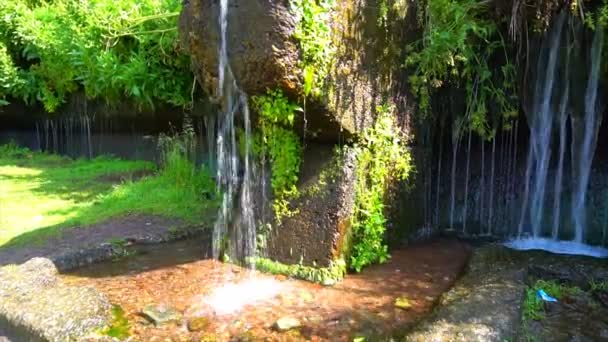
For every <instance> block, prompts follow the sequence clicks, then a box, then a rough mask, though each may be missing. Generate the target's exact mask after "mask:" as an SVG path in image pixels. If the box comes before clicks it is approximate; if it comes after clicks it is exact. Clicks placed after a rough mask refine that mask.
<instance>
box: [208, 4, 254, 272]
mask: <svg viewBox="0 0 608 342" xmlns="http://www.w3.org/2000/svg"><path fill="white" fill-rule="evenodd" d="M219 27H220V32H221V36H220V49H219V53H218V55H219V70H218V88H217V93H218V96H219V97H220V99H221V104H222V108H221V111H220V112H219V113H218V120H217V130H218V132H217V138H216V146H217V147H216V148H217V149H216V157H217V164H216V165H217V185H218V190H219V191H220V192H221V193H222V194H223V198H222V204H221V208H220V210H219V213H218V218H217V221H216V222H215V225H214V229H213V257H214V258H219V257H220V256H221V254H222V253H225V254H226V255H229V256H230V257H234V258H237V259H239V260H245V259H246V258H247V257H251V256H254V253H255V250H256V246H255V242H256V241H255V237H256V229H255V219H254V213H253V200H252V192H251V186H252V184H251V182H252V177H251V173H252V170H251V166H252V165H251V161H250V149H251V146H250V140H251V139H250V137H251V123H250V118H249V107H248V101H247V95H246V94H245V93H244V92H243V91H241V90H240V89H239V87H238V85H237V81H236V79H235V78H234V75H233V73H232V69H231V67H230V61H229V59H228V40H227V30H228V0H221V1H220V15H219ZM239 113H240V114H241V115H242V120H243V125H244V136H243V137H239V138H241V139H245V155H244V156H242V159H243V164H244V166H243V169H242V170H241V169H240V168H239V167H240V165H239V162H240V160H239V159H240V158H239V144H238V143H237V127H236V122H235V119H236V115H237V114H239ZM241 172H242V175H241V176H239V173H241ZM239 191H240V199H239V200H238V201H237V199H238V198H239ZM237 205H238V206H239V207H238V208H237V207H236V206H237ZM229 230H231V231H229Z"/></svg>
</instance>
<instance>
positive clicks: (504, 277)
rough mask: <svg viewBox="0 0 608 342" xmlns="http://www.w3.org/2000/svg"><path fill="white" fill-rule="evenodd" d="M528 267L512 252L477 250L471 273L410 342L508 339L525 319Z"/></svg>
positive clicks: (492, 248) (412, 334) (410, 336)
mask: <svg viewBox="0 0 608 342" xmlns="http://www.w3.org/2000/svg"><path fill="white" fill-rule="evenodd" d="M525 274H526V273H525V269H524V268H522V266H521V264H520V262H519V260H518V259H517V258H515V256H514V253H513V252H512V251H510V250H507V249H506V248H504V247H500V246H496V245H490V246H487V247H482V248H478V249H475V250H474V251H473V255H472V257H471V260H470V262H469V266H468V269H467V271H466V273H465V274H464V275H463V277H462V278H461V279H460V280H458V282H457V283H456V285H455V286H454V287H453V288H452V289H450V290H449V291H448V292H446V293H445V294H444V295H443V296H442V297H441V300H440V301H439V305H438V307H437V308H436V310H435V311H434V313H433V314H432V315H431V316H430V317H428V318H427V319H425V320H424V321H423V322H422V323H421V324H420V325H419V326H418V327H417V328H416V329H414V330H413V331H412V332H410V333H409V334H408V335H407V337H406V339H405V340H406V341H420V342H423V341H463V342H464V341H505V340H509V339H512V338H514V337H515V336H516V333H517V331H518V329H519V324H520V321H521V305H522V302H523V295H524V289H525V282H524V281H525Z"/></svg>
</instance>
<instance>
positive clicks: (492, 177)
mask: <svg viewBox="0 0 608 342" xmlns="http://www.w3.org/2000/svg"><path fill="white" fill-rule="evenodd" d="M495 155H496V137H494V138H493V139H492V163H491V165H492V166H491V167H490V209H489V210H488V235H490V234H492V224H493V222H494V216H493V213H494V160H495Z"/></svg>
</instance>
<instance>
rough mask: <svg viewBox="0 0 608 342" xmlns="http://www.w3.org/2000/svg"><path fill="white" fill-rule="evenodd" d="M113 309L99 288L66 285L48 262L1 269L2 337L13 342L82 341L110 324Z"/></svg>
mask: <svg viewBox="0 0 608 342" xmlns="http://www.w3.org/2000/svg"><path fill="white" fill-rule="evenodd" d="M110 309H111V306H110V303H109V302H108V299H107V298H106V297H105V296H104V295H102V294H101V293H99V292H98V291H96V290H95V289H93V288H91V287H76V286H67V285H66V284H64V283H63V282H62V281H61V280H60V279H59V278H58V276H57V268H56V267H55V265H53V263H52V262H51V261H50V260H48V259H44V258H34V259H32V260H30V261H28V262H26V263H24V264H22V265H20V266H13V265H9V266H5V267H2V268H0V336H6V337H7V338H9V339H11V340H13V341H75V340H82V339H84V338H85V337H86V336H89V334H91V333H92V332H94V331H95V330H97V329H100V328H102V327H104V326H105V325H107V324H108V322H109V320H110ZM0 339H1V338H0Z"/></svg>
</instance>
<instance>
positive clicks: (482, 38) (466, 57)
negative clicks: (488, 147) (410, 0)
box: [406, 0, 517, 137]
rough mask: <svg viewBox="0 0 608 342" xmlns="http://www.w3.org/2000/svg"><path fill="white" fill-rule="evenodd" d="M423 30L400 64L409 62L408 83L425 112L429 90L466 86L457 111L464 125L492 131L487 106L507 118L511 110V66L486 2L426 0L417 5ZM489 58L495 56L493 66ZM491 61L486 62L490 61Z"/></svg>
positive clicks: (482, 132)
mask: <svg viewBox="0 0 608 342" xmlns="http://www.w3.org/2000/svg"><path fill="white" fill-rule="evenodd" d="M423 10H424V15H421V16H419V17H420V18H423V19H422V20H424V23H423V25H424V27H425V29H424V33H423V37H422V39H421V40H420V41H418V42H415V43H413V44H410V45H409V46H408V47H407V48H408V50H409V52H410V53H409V55H408V57H407V59H406V66H408V67H411V68H413V75H412V76H410V79H409V81H410V85H411V86H412V89H413V91H414V94H415V95H416V96H417V98H418V101H419V112H420V114H421V115H422V118H428V116H429V115H430V113H431V112H432V110H431V96H432V95H433V93H435V92H436V91H437V90H438V89H440V88H442V87H447V86H449V87H455V88H460V89H464V90H465V91H466V110H465V112H464V114H463V116H464V117H465V118H466V120H467V122H468V124H469V125H468V126H469V127H470V129H473V130H474V131H476V132H477V133H478V134H480V135H481V136H484V137H489V136H491V135H492V134H493V133H492V132H493V129H494V128H493V127H492V125H491V119H490V112H491V107H497V110H495V111H496V112H497V113H496V115H498V116H502V118H504V119H505V120H504V121H509V119H510V118H513V117H515V116H516V115H517V111H516V109H515V107H514V103H515V102H516V91H515V84H516V82H515V67H514V66H513V64H511V62H510V61H509V58H508V54H507V52H506V46H505V41H504V39H503V37H502V36H501V34H500V31H499V30H498V27H497V24H496V22H495V21H494V20H492V19H491V17H490V15H489V12H488V8H487V3H484V2H478V1H476V0H428V1H427V2H426V6H423ZM494 61H501V62H502V65H501V66H499V67H498V68H496V67H495V66H494V65H496V63H495V62H494ZM490 65H492V67H490Z"/></svg>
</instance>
